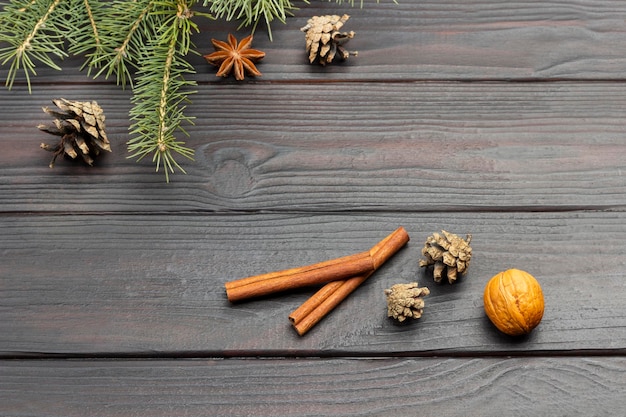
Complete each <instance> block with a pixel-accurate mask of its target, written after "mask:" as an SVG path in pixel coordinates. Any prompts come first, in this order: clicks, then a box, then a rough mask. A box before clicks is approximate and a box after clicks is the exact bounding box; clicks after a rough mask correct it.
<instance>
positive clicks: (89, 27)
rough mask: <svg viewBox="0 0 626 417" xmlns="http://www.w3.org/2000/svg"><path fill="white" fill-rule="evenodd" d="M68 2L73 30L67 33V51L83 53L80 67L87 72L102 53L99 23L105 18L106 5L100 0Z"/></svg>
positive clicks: (74, 0)
mask: <svg viewBox="0 0 626 417" xmlns="http://www.w3.org/2000/svg"><path fill="white" fill-rule="evenodd" d="M70 4H71V7H70V9H69V10H68V13H67V15H68V18H69V19H70V22H71V24H70V26H71V27H72V28H73V30H72V31H70V32H69V33H68V40H69V43H70V46H69V53H70V54H72V55H85V57H86V60H85V63H84V64H83V66H82V68H81V69H84V68H85V67H86V68H87V73H88V74H89V73H90V72H91V69H92V68H93V67H96V66H98V65H97V64H94V62H98V60H99V59H100V57H101V56H102V54H103V53H104V45H103V43H102V34H101V28H100V23H101V22H102V21H103V20H104V19H105V18H106V13H107V11H108V7H107V6H106V5H105V4H104V3H103V2H101V1H100V0H71V1H70Z"/></svg>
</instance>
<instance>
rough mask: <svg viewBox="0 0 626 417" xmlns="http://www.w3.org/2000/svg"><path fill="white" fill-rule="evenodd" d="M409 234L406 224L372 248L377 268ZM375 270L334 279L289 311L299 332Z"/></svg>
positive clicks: (346, 295) (372, 255) (398, 247)
mask: <svg viewBox="0 0 626 417" xmlns="http://www.w3.org/2000/svg"><path fill="white" fill-rule="evenodd" d="M408 240H409V236H408V234H407V233H406V231H405V230H404V229H403V228H398V229H397V230H396V231H394V232H393V233H392V234H390V235H389V236H387V237H386V238H385V239H383V240H381V241H380V242H378V244H376V245H375V246H374V247H373V248H372V249H370V256H371V257H372V259H373V262H374V264H375V268H376V269H378V268H379V267H380V266H381V265H382V264H383V263H385V261H387V260H388V259H389V258H390V257H391V256H393V255H394V254H395V253H396V252H397V251H398V249H400V248H401V247H402V246H404V244H406V242H408ZM374 271H375V270H373V271H370V272H369V273H367V274H364V275H361V276H356V277H352V278H350V279H347V280H343V281H333V282H330V283H328V284H326V285H325V286H323V287H322V288H321V289H320V290H319V291H317V292H316V293H315V294H313V296H311V297H310V298H309V299H308V300H306V301H305V302H304V303H303V304H302V305H301V306H300V307H298V308H297V309H296V310H294V311H293V312H292V313H291V314H290V315H289V320H290V321H291V324H292V325H293V327H294V329H295V330H296V332H298V334H299V335H300V336H303V335H304V334H305V333H306V332H308V331H309V330H310V329H311V328H312V327H313V326H315V325H316V324H317V323H318V322H319V321H320V320H322V319H323V318H324V317H325V316H326V315H327V314H328V313H330V312H331V311H332V310H333V309H334V308H335V307H337V306H338V305H339V304H340V303H341V302H342V301H343V300H344V299H345V298H346V297H348V295H350V294H351V293H352V292H353V291H354V290H356V289H357V288H358V286H359V285H361V284H362V283H363V282H365V280H366V279H367V278H369V276H370V275H372V274H373V273H374Z"/></svg>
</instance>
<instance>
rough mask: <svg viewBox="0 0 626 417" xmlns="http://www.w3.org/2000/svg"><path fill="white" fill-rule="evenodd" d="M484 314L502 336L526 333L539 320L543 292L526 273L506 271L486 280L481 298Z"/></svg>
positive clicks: (514, 270) (542, 306) (535, 325)
mask: <svg viewBox="0 0 626 417" xmlns="http://www.w3.org/2000/svg"><path fill="white" fill-rule="evenodd" d="M483 302H484V305H485V312H486V313H487V316H488V317H489V319H490V320H491V322H492V323H493V324H494V325H495V326H496V327H497V328H498V329H499V330H500V331H501V332H503V333H506V334H508V335H511V336H519V335H523V334H528V333H530V332H531V331H532V330H533V329H534V328H535V327H537V325H539V322H540V321H541V318H542V317H543V310H544V301H543V291H542V290H541V286H540V285H539V282H537V280H536V279H535V278H534V277H533V276H532V275H530V274H529V273H528V272H524V271H520V270H519V269H509V270H507V271H504V272H500V273H499V274H497V275H496V276H494V277H493V278H491V279H490V280H489V282H488V283H487V285H486V286H485V293H484V295H483Z"/></svg>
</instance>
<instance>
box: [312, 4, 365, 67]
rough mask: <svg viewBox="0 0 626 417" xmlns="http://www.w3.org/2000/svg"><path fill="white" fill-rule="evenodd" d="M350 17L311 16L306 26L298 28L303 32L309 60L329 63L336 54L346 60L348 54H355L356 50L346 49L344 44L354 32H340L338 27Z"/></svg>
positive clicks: (324, 63) (322, 63)
mask: <svg viewBox="0 0 626 417" xmlns="http://www.w3.org/2000/svg"><path fill="white" fill-rule="evenodd" d="M349 18H350V16H348V15H347V14H344V15H343V16H341V17H340V16H337V15H326V16H313V17H312V18H310V19H309V20H308V22H307V24H306V26H304V27H302V28H300V30H301V31H302V32H305V38H306V51H307V53H308V54H309V62H310V63H311V64H312V63H314V62H316V61H317V62H319V63H320V64H321V65H326V64H329V63H331V62H332V61H333V60H334V59H335V57H336V56H339V58H341V59H343V60H346V59H348V57H349V56H350V55H357V52H351V51H347V50H346V49H345V48H344V46H343V45H345V44H346V43H347V42H348V41H349V40H350V39H352V38H353V37H354V32H340V31H339V29H341V27H342V26H343V25H344V23H345V22H346V21H347V20H348V19H349Z"/></svg>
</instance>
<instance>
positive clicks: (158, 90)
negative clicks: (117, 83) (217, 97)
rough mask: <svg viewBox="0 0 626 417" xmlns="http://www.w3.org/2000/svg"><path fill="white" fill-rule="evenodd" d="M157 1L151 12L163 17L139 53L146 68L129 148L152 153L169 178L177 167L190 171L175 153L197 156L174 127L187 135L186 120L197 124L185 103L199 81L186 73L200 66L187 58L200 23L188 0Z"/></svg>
mask: <svg viewBox="0 0 626 417" xmlns="http://www.w3.org/2000/svg"><path fill="white" fill-rule="evenodd" d="M190 3H193V2H190ZM153 6H154V10H153V12H152V16H153V18H155V19H157V20H159V22H158V23H159V25H158V26H157V27H158V28H159V30H158V32H157V35H158V36H157V38H156V39H154V40H152V41H151V42H149V43H148V44H147V45H145V46H144V52H143V53H142V54H141V55H140V56H139V60H138V63H139V66H140V68H141V69H140V70H139V71H138V73H137V76H136V78H137V84H136V86H135V88H134V89H133V92H134V96H133V99H132V102H133V104H134V106H133V108H132V109H131V111H130V115H131V120H132V121H133V124H132V125H131V128H130V130H131V133H132V134H133V135H135V136H134V137H133V138H132V139H131V140H130V141H129V142H128V150H129V151H130V152H131V156H130V157H131V158H133V157H135V158H138V159H142V158H144V157H146V156H148V155H152V160H153V162H154V163H155V165H156V170H157V171H158V170H159V168H160V167H161V166H162V167H163V170H164V172H165V178H166V180H167V181H168V182H169V174H170V173H172V172H174V168H177V169H179V170H181V171H182V172H185V170H184V169H183V168H182V167H181V166H180V165H179V164H178V162H176V160H175V159H174V155H173V153H176V154H179V155H182V156H185V157H187V158H190V159H191V158H192V157H193V150H192V149H190V148H187V147H185V146H184V142H182V141H179V140H177V139H176V136H175V132H176V131H180V132H182V133H184V134H186V132H185V130H184V127H183V126H182V125H183V124H184V123H193V120H192V118H190V117H188V116H186V115H185V114H184V110H185V104H184V103H185V102H186V101H188V96H189V95H190V94H192V93H194V92H195V91H191V90H190V89H189V87H190V86H195V85H196V83H195V82H194V81H189V80H185V78H184V76H185V75H186V74H193V73H195V70H194V68H193V67H192V66H191V64H189V63H188V62H187V61H186V60H185V59H184V58H185V56H186V55H187V54H188V53H189V51H190V48H191V46H192V45H191V40H190V34H191V33H192V31H197V30H198V28H197V26H196V25H195V23H193V22H192V21H191V20H190V17H191V12H190V9H189V8H188V6H189V4H187V3H186V2H184V1H181V0H178V1H155V2H153Z"/></svg>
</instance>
